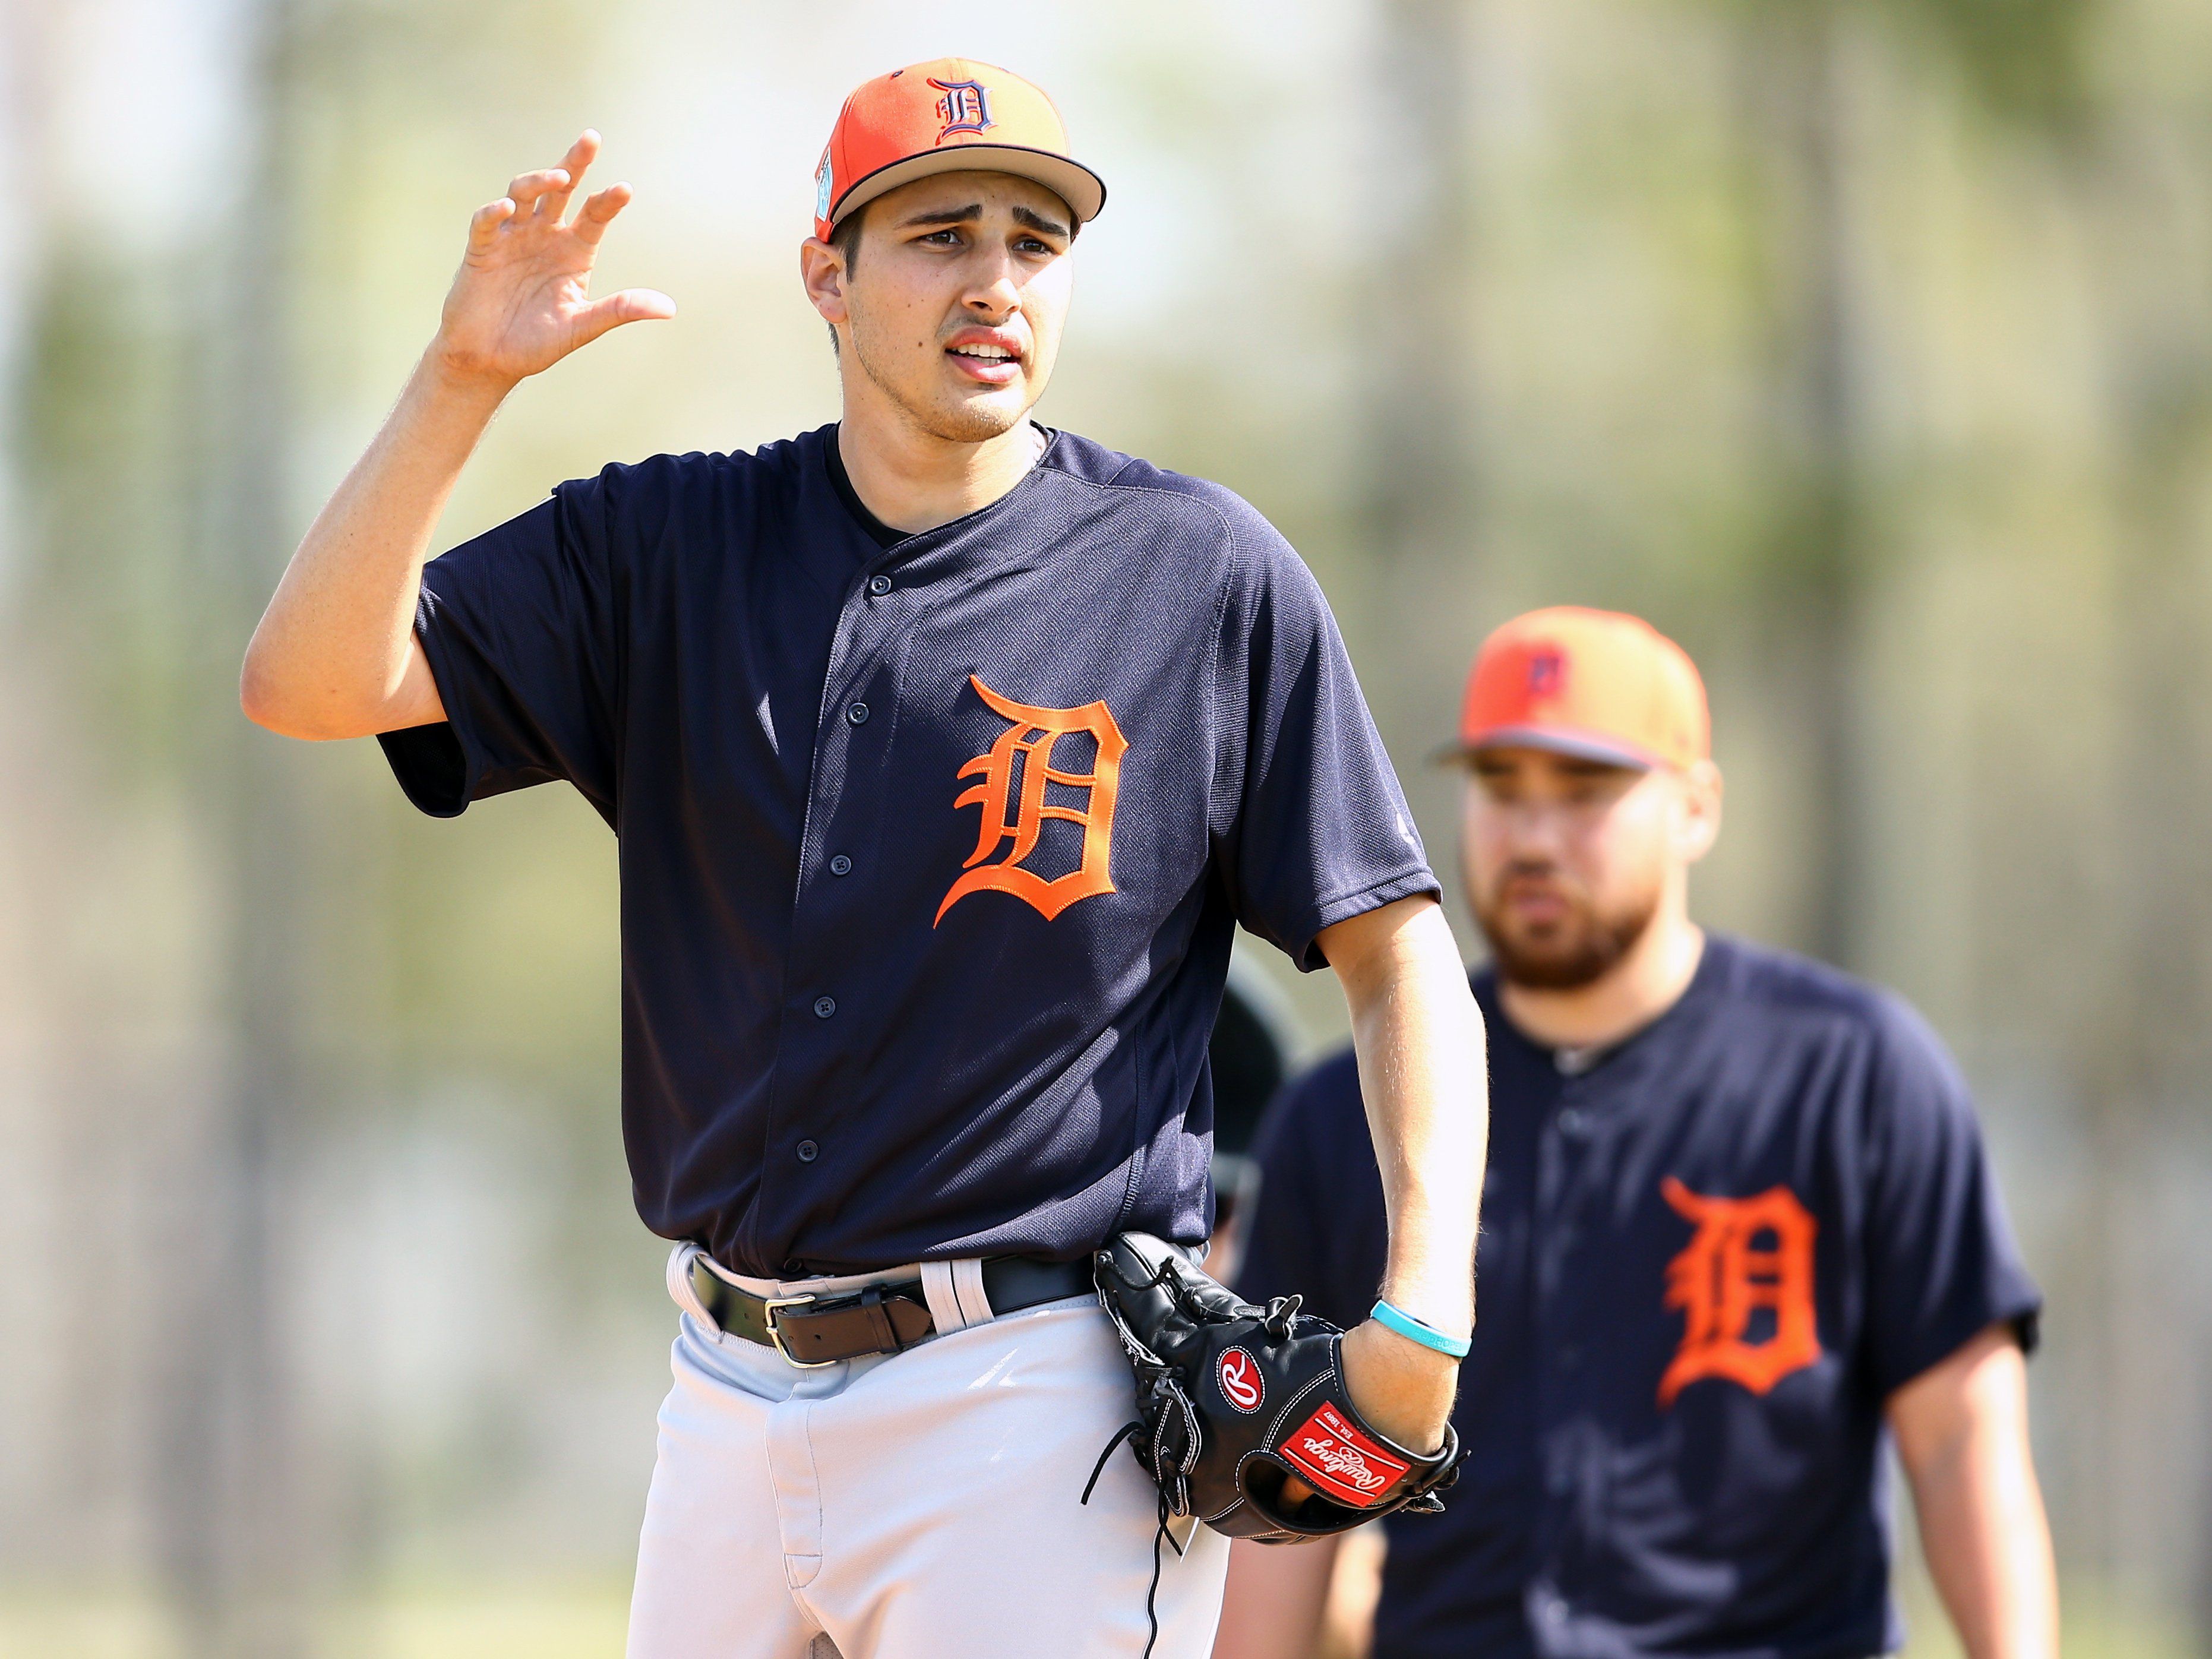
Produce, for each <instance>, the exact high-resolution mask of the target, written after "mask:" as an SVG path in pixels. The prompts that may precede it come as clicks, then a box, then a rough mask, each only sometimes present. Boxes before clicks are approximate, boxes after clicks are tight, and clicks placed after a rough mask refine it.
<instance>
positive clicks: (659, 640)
mask: <svg viewBox="0 0 2212 1659" xmlns="http://www.w3.org/2000/svg"><path fill="white" fill-rule="evenodd" d="M835 442H836V428H834V427H828V428H823V429H822V430H820V431H818V432H812V433H808V434H806V435H804V436H801V437H799V438H797V439H794V440H793V441H788V442H784V443H777V444H771V445H769V446H768V447H765V448H763V449H762V450H760V451H759V452H758V453H754V454H729V455H719V454H717V455H706V454H692V455H684V456H681V457H677V456H660V457H657V458H655V459H652V460H649V461H646V462H644V463H642V464H641V465H636V466H611V467H609V468H607V469H606V470H605V471H603V472H601V473H600V474H599V476H598V477H596V478H592V479H587V480H583V481H580V482H575V483H566V484H563V485H562V486H561V487H560V488H559V489H556V491H555V492H554V495H553V498H552V499H551V500H550V501H547V502H545V503H544V504H542V505H540V506H539V507H536V508H534V509H533V510H532V511H531V512H528V513H524V514H523V515H522V516H520V518H517V519H515V520H512V521H510V522H508V523H507V524H505V525H502V526H500V527H499V528H497V529H495V530H493V531H491V532H489V533H488V534H486V535H483V536H481V537H479V538H477V539H476V540H474V541H471V542H470V543H468V544H465V545H464V546H461V547H459V548H457V549H455V550H453V551H452V552H450V553H448V554H447V555H445V556H443V557H441V558H439V559H436V560H435V561H433V562H431V563H430V564H429V565H428V567H427V568H425V570H424V572H423V580H422V605H421V610H420V611H419V614H418V617H417V622H416V629H417V632H418V634H419V635H420V636H421V638H422V644H423V649H424V651H425V653H427V654H428V658H429V660H430V665H431V668H432V671H434V673H435V676H436V678H437V683H438V689H439V692H440V694H441V696H442V698H443V699H444V702H445V708H446V712H447V716H448V720H447V722H446V723H444V724H441V725H438V726H422V727H418V728H416V729H414V730H411V731H407V732H394V733H389V734H386V737H385V738H384V740H383V741H384V744H385V749H386V753H387V754H388V755H389V756H390V757H391V760H392V765H393V768H394V769H395V770H396V771H397V773H398V776H399V780H400V781H401V783H402V784H403V785H404V787H405V788H406V790H407V792H408V794H409V795H410V798H411V799H413V800H414V801H415V803H416V805H419V806H421V807H422V809H423V810H424V811H428V812H432V813H436V814H441V815H451V814H453V813H458V812H459V811H461V810H462V809H463V808H464V807H465V805H467V804H468V803H469V802H470V801H471V800H475V799H482V798H483V797H484V796H487V795H495V794H498V793H501V792H502V791H505V790H510V789H516V788H520V787H524V786H526V785H529V784H534V783H541V782H544V781H549V780H552V779H566V780H568V781H569V782H571V783H573V784H574V786H575V787H576V788H577V789H578V790H579V791H580V792H581V793H582V794H583V795H584V797H585V798H586V799H587V800H589V801H590V802H591V804H592V805H593V806H594V807H596V808H597V809H598V810H599V812H600V813H601V815H602V816H604V817H605V819H606V820H607V822H608V823H609V824H610V825H611V826H612V827H613V829H615V831H616V834H617V837H618V841H619V861H620V866H621V874H622V951H623V964H622V979H623V1135H624V1140H625V1143H626V1146H627V1149H628V1153H629V1164H630V1170H631V1175H632V1178H633V1183H634V1187H635V1194H636V1199H637V1205H638V1209H639V1212H640V1213H641V1215H642V1216H643V1218H644V1219H645V1221H646V1224H647V1225H648V1226H650V1227H651V1228H653V1231H656V1232H659V1233H661V1234H663V1235H664V1236H665V1237H671V1238H696V1239H698V1240H699V1241H701V1242H702V1243H704V1244H705V1245H706V1246H707V1248H708V1249H709V1250H711V1251H712V1252H713V1254H714V1255H715V1256H716V1257H717V1258H718V1259H719V1260H720V1261H723V1262H724V1263H725V1264H726V1265H727V1266H729V1267H732V1268H735V1269H737V1270H738V1271H740V1272H744V1273H756V1274H760V1275H762V1276H771V1277H772V1276H795V1275H798V1274H800V1273H819V1272H833V1271H834V1272H854V1271H863V1270H867V1269H872V1268H878V1267H894V1266H897V1265H899V1264H902V1263H904V1262H910V1261H916V1260H919V1259H922V1258H927V1257H939V1256H947V1255H978V1254H996V1253H1001V1252H1015V1251H1023V1252H1034V1253H1038V1254H1043V1255H1058V1256H1063V1257H1072V1256H1075V1255H1081V1254H1082V1253H1084V1252H1085V1251H1086V1250H1088V1249H1091V1248H1092V1247H1093V1246H1095V1245H1096V1244H1097V1243H1100V1242H1101V1241H1102V1240H1103V1238H1104V1237H1106V1236H1107V1235H1108V1234H1109V1232H1111V1231H1114V1230H1115V1229H1117V1228H1140V1229H1143V1230H1146V1231H1152V1232H1155V1233H1158V1234H1160V1235H1162V1236H1164V1237H1169V1238H1172V1239H1176V1240H1178V1241H1181V1242H1185V1243H1197V1242H1198V1241H1200V1240H1201V1239H1203V1238H1204V1237H1206V1230H1207V1224H1208V1220H1209V1213H1208V1211H1209V1203H1210V1200H1209V1194H1208V1193H1207V1190H1206V1164H1207V1152H1208V1145H1209V1139H1210V1130H1211V1127H1212V1125H1211V1111H1212V1105H1211V1097H1210V1093H1209V1086H1208V1082H1207V1075H1206V1038H1207V1036H1208V1033H1209V1031H1210V1030H1211V1029H1212V1023H1213V1019H1214V1014H1215V1011H1216V1008H1217V1006H1218V1003H1219V1000H1220V996H1221V987H1222V981H1223V977H1224V975H1225V971H1226V968H1227V963H1228V959H1229V950H1230V941H1231V934H1232V933H1233V932H1234V928H1235V925H1236V924H1237V923H1239V922H1241V923H1243V925H1244V926H1245V927H1249V928H1250V929H1252V930H1253V931H1254V932H1255V933H1259V934H1261V935H1262V936H1263V937H1265V938H1267V939H1271V940H1273V942H1274V943H1275V944H1277V945H1279V946H1281V947H1282V948H1283V949H1284V950H1285V951H1288V952H1289V953H1290V954H1291V957H1294V958H1296V959H1297V961H1298V962H1299V963H1300V964H1301V965H1302V966H1304V967H1306V968H1309V969H1310V968H1313V967H1316V966H1319V965H1321V956H1320V953H1319V951H1318V950H1317V948H1316V944H1315V936H1316V934H1317V933H1320V932H1321V931H1322V929H1323V928H1325V927H1329V926H1330V925H1331V924H1333V923H1335V922H1338V921H1343V920H1345V919H1346V918H1347V917H1350V916H1353V915H1359V914H1360V913H1362V912H1364V911H1365V910H1368V909H1370V908H1376V907H1378V906H1381V905H1383V904H1386V903H1389V902H1391V901H1393V900H1395V899H1399V898H1403V897H1406V896H1409V895H1413V894H1418V893H1432V892H1434V891H1435V890H1436V881H1435V878H1433V877H1432V876H1431V874H1430V873H1429V870H1428V866H1427V865H1426V863H1425V860H1424V858H1423V855H1422V852H1421V847H1420V843H1419V839H1418V838H1417V836H1415V834H1414V832H1413V825H1412V820H1411V817H1410V815H1409V814H1408V813H1407V810H1406V805H1405V802H1404V799H1403V798H1402V796H1401V793H1400V792H1399V788H1398V783H1397V779H1396V777H1395V775H1394V774H1393V772H1392V770H1391V768H1390V763H1389V757H1387V756H1386V755H1385V753H1384V752H1383V745H1382V743H1381V741H1380V739H1379V738H1377V737H1376V732H1375V728H1374V725H1373V722H1372V721H1371V720H1370V718H1369V716H1368V713H1367V709H1366V706H1365V704H1364V702H1363V701H1362V699H1361V696H1360V692H1359V688H1358V684H1357V683H1356V681H1355V680H1354V678H1353V677H1352V667H1351V664H1350V663H1349V661H1348V660H1347V659H1346V655H1345V652H1344V647H1343V645H1342V642H1341V641H1340V639H1339V637H1338V634H1337V630H1336V626H1335V623H1334V620H1333V619H1332V618H1331V617H1330V615H1329V611H1328V605H1327V603H1326V602H1325V601H1324V600H1323V599H1322V594H1321V592H1320V589H1319V588H1318V587H1317V586H1316V584H1315V582H1314V580H1313V578H1312V575H1311V574H1310V572H1308V571H1307V569H1306V568H1305V567H1304V564H1302V563H1301V562H1299V560H1298V558H1297V555H1296V554H1295V553H1293V552H1292V551H1291V549H1290V548H1289V546H1288V545H1287V544H1285V542H1284V541H1283V539H1282V538H1281V537H1279V536H1278V535H1277V534H1276V533H1275V532H1274V531H1273V529H1272V528H1271V527H1270V526H1268V525H1267V522H1266V520H1263V519H1262V518H1261V516H1260V515H1259V514H1258V513H1255V512H1254V511H1253V510H1252V508H1250V507H1248V506H1247V505H1246V504H1245V503H1244V502H1243V501H1240V500H1239V499H1238V498H1237V496H1235V495H1232V494H1231V493H1230V492H1229V491H1228V490H1225V489H1221V488H1219V487H1218V486H1216V485H1213V484H1209V483H1203V482H1200V481H1199V480H1196V479H1193V478H1188V477H1180V476H1178V475H1176V474H1174V473H1171V472H1166V471H1161V470H1159V469H1158V468H1156V467H1153V466H1151V465H1147V464H1146V463H1145V462H1142V461H1138V460H1133V459H1130V458H1129V457H1127V456H1126V455H1120V454H1115V453H1112V452H1110V451H1109V450H1106V449H1103V448H1102V447H1099V446H1097V445H1096V444H1093V443H1089V442H1086V441H1084V440H1083V439H1080V438H1077V437H1073V436H1072V435H1068V434H1066V433H1054V434H1049V435H1048V447H1047V448H1046V449H1045V452H1044V453H1043V456H1042V459H1041V460H1040V461H1039V462H1038V464H1037V465H1036V467H1035V468H1034V469H1032V470H1031V471H1030V473H1029V474H1028V475H1027V476H1026V477H1024V479H1023V480H1022V482H1021V483H1018V485H1017V486H1016V487H1015V488H1014V489H1012V491H1011V492H1010V493H1008V494H1007V495H1005V496H1004V497H1002V498H1001V499H1000V500H999V501H995V502H994V503H992V504H991V505H990V506H988V507H983V508H981V509H980V510H978V511H976V512H975V513H969V515H967V516H966V517H964V518H962V519H959V520H955V521H953V522H952V523H950V524H947V525H944V526H940V527H939V528H937V529H935V530H931V531H927V532H922V533H921V534H919V535H913V536H899V535H896V533H895V532H887V531H885V530H884V528H883V526H880V525H877V524H875V523H874V521H873V520H869V519H867V518H866V514H865V513H864V512H863V511H862V510H861V509H860V507H859V504H858V501H857V500H856V499H855V498H853V497H852V495H851V492H850V489H849V487H848V486H847V485H845V483H844V480H843V479H842V475H841V474H840V473H838V472H837V471H835V470H833V466H832V459H833V451H834V447H835Z"/></svg>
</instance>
